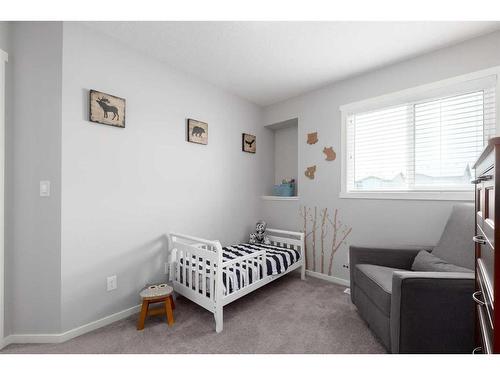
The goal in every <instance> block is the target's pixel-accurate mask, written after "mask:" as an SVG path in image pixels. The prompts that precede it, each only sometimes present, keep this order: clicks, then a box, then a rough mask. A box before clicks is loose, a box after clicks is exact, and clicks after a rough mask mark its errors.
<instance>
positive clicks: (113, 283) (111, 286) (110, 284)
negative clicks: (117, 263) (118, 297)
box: [107, 275, 118, 292]
mask: <svg viewBox="0 0 500 375" xmlns="http://www.w3.org/2000/svg"><path fill="white" fill-rule="evenodd" d="M117 287H118V284H117V280H116V275H113V276H108V278H107V290H108V292H109V291H111V290H115V289H116V288H117Z"/></svg>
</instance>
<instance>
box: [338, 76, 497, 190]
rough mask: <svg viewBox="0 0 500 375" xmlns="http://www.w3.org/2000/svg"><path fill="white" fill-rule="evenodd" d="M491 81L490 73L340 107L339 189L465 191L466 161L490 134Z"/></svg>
mask: <svg viewBox="0 0 500 375" xmlns="http://www.w3.org/2000/svg"><path fill="white" fill-rule="evenodd" d="M495 87H496V76H495V78H494V79H492V78H491V77H490V78H489V79H481V80H475V81H474V82H473V83H472V84H471V83H469V82H467V83H466V84H461V85H459V86H457V85H453V87H450V88H448V89H447V88H446V87H441V88H440V89H439V91H437V90H432V91H429V92H428V93H425V92H422V91H420V92H415V93H413V94H412V93H411V92H409V91H408V92H406V93H405V95H403V97H401V96H400V95H396V96H395V99H394V100H392V102H393V103H394V104H393V105H388V103H390V102H391V98H390V97H384V100H383V102H384V103H383V104H382V105H379V106H378V107H377V106H374V104H373V103H371V108H370V109H368V110H363V109H357V110H356V109H354V110H349V111H346V110H343V113H344V121H345V124H344V126H345V128H344V134H345V135H344V141H345V147H344V150H345V154H344V155H343V157H344V158H345V162H344V163H343V166H344V168H345V169H346V170H345V174H344V182H343V192H344V193H367V192H369V193H384V192H385V193H391V192H392V193H405V192H408V193H415V192H424V193H425V192H427V193H430V192H441V193H443V192H470V191H472V185H471V183H470V181H471V180H472V176H473V173H474V172H473V170H472V166H473V164H474V162H475V161H476V159H477V157H478V156H479V154H480V153H481V151H482V150H483V148H484V146H485V143H486V142H487V140H488V139H489V138H491V137H492V136H493V135H494V134H495V129H496V123H495V106H496V103H495ZM396 97H397V98H396ZM365 104H366V103H365ZM384 104H385V105H384ZM369 107H370V106H369ZM375 195H376V194H375ZM399 196H400V197H402V198H406V197H405V196H404V195H401V194H399ZM469 199H472V195H471V197H470V198H469Z"/></svg>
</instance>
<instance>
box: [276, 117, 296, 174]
mask: <svg viewBox="0 0 500 375" xmlns="http://www.w3.org/2000/svg"><path fill="white" fill-rule="evenodd" d="M297 131H298V130H297V125H296V124H295V125H290V126H287V127H284V128H281V129H276V130H275V131H274V183H275V184H280V183H281V181H282V180H283V179H284V178H286V179H290V178H295V179H297V168H298V167H297V165H298V164H297V163H298V139H297Z"/></svg>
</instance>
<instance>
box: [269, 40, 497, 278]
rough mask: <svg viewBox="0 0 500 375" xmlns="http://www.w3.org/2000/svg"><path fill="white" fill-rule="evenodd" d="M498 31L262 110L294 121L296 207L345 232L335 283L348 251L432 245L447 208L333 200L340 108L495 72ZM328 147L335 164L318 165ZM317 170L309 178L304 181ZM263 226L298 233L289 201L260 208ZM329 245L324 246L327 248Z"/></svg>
mask: <svg viewBox="0 0 500 375" xmlns="http://www.w3.org/2000/svg"><path fill="white" fill-rule="evenodd" d="M499 45H500V32H496V33H493V34H489V35H486V36H483V37H480V38H477V39H473V40H470V41H467V42H464V43H462V44H459V45H456V46H453V47H449V48H445V49H442V50H439V51H437V52H433V53H430V54H427V55H424V56H421V57H417V58H414V59H411V60H408V61H404V62H401V63H398V64H395V65H392V66H389V67H386V68H384V69H380V70H377V71H374V72H371V73H368V74H364V75H361V76H358V77H355V78H352V79H348V80H345V81H342V82H338V83H335V84H332V85H330V86H328V87H325V88H323V89H321V90H317V91H314V92H311V93H308V94H305V95H302V96H299V97H296V98H293V99H290V100H287V101H285V102H282V103H278V104H275V105H272V106H269V107H267V108H266V109H265V112H264V120H265V121H264V124H270V123H276V122H280V121H283V120H286V119H289V118H293V117H298V118H299V140H300V141H299V185H300V202H299V204H300V205H307V206H310V207H313V206H318V208H320V207H321V208H322V207H330V208H331V209H332V208H338V209H339V210H340V211H339V216H340V220H341V221H342V222H344V223H345V224H347V225H349V226H352V227H353V231H352V234H351V235H350V237H348V242H347V243H346V245H344V246H343V247H342V248H341V249H340V250H339V252H338V253H336V255H335V258H334V276H336V277H339V278H342V279H347V278H348V269H346V268H343V267H342V264H344V263H347V261H348V256H347V249H348V245H349V244H358V245H375V246H376V245H386V244H388V245H398V244H422V245H431V244H435V243H436V242H437V240H438V239H439V236H440V233H441V231H442V229H443V227H444V224H445V221H446V219H447V217H448V215H449V213H450V209H451V206H452V205H453V203H454V202H449V201H409V200H365V199H339V191H340V125H341V123H340V122H341V118H340V112H339V106H340V105H343V104H347V103H351V102H355V101H358V100H362V99H367V98H371V97H375V96H378V95H382V94H387V93H391V92H394V91H398V90H402V89H406V88H410V87H414V86H418V85H421V84H425V83H430V82H434V81H437V80H441V79H445V78H448V77H453V76H456V75H460V74H464V73H468V72H472V71H476V70H480V69H483V68H488V67H492V66H497V65H500V48H499ZM314 131H317V132H318V136H319V142H318V143H316V144H315V145H307V144H306V142H305V139H306V133H309V132H314ZM325 146H327V147H328V146H333V148H334V150H335V151H336V152H337V155H338V156H339V158H337V160H335V161H333V162H327V161H325V160H324V155H323V153H322V150H323V147H325ZM314 164H316V165H317V172H316V179H315V180H309V179H307V178H306V177H305V176H304V171H305V169H306V167H307V166H310V165H314ZM262 212H263V216H264V219H265V220H266V221H267V222H268V223H269V225H270V226H272V227H282V226H285V227H287V228H288V229H301V228H302V221H301V220H300V218H299V215H298V204H297V203H295V202H263V211H262ZM330 238H331V237H329V239H328V240H327V241H330Z"/></svg>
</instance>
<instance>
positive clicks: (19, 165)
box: [6, 22, 62, 334]
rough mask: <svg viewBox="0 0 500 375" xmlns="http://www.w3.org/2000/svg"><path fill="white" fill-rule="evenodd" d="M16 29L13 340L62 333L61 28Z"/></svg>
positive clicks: (11, 110)
mask: <svg viewBox="0 0 500 375" xmlns="http://www.w3.org/2000/svg"><path fill="white" fill-rule="evenodd" d="M9 28H10V30H9V31H10V33H11V35H10V42H11V49H10V51H9V68H10V69H12V70H11V73H12V80H11V81H10V85H9V81H8V82H7V83H8V86H10V88H9V87H8V91H9V94H8V97H9V98H10V100H9V102H8V104H7V105H8V107H7V119H6V143H7V150H6V151H7V155H6V164H7V165H6V181H7V186H6V328H7V329H6V333H7V334H10V333H14V332H15V333H56V332H59V330H60V290H61V283H60V281H61V272H60V261H61V252H60V250H61V248H60V238H61V181H60V179H61V79H62V55H61V52H62V24H61V23H57V22H16V23H13V24H12V23H11V24H10V25H9ZM7 78H8V80H9V77H7ZM40 180H50V181H51V183H52V185H51V193H52V194H51V197H49V198H40V197H39V192H38V189H39V181H40Z"/></svg>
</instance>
